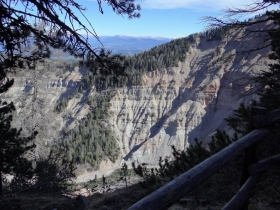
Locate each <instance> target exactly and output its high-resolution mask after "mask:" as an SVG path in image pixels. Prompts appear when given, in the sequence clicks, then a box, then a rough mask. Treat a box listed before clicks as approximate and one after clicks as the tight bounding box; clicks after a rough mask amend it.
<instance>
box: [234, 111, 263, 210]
mask: <svg viewBox="0 0 280 210" xmlns="http://www.w3.org/2000/svg"><path fill="white" fill-rule="evenodd" d="M265 113H267V109H266V108H264V107H260V106H251V113H250V119H249V124H248V132H251V131H253V130H254V129H255V128H254V125H253V121H254V117H255V116H257V115H263V114H265ZM257 150H258V144H257V143H255V144H253V145H252V146H250V147H248V148H247V149H245V151H244V152H245V153H244V164H243V167H242V175H241V180H240V188H241V187H242V186H243V185H244V184H245V182H246V181H247V180H248V179H249V177H250V173H249V166H250V165H251V164H253V163H256V162H257V161H258V157H257ZM248 205H249V198H247V199H246V200H245V201H244V203H243V205H242V206H241V210H247V209H248Z"/></svg>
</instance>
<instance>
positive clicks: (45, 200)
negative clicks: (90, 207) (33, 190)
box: [0, 195, 76, 210]
mask: <svg viewBox="0 0 280 210" xmlns="http://www.w3.org/2000/svg"><path fill="white" fill-rule="evenodd" d="M0 209H1V210H54V209H56V210H75V209H76V208H75V200H74V199H71V198H67V197H63V196H41V195H24V196H15V197H0Z"/></svg>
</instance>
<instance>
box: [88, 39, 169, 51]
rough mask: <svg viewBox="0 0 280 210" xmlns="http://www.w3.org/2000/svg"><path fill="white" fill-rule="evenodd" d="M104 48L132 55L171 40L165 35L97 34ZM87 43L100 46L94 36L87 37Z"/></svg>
mask: <svg viewBox="0 0 280 210" xmlns="http://www.w3.org/2000/svg"><path fill="white" fill-rule="evenodd" d="M99 39H100V41H101V43H102V44H103V46H104V48H105V49H108V50H112V53H114V54H116V53H118V54H122V55H133V54H136V53H140V52H143V51H145V50H149V49H151V48H152V47H155V46H157V45H161V44H164V43H166V42H169V41H171V40H172V38H167V37H153V36H145V37H133V36H121V35H116V36H99ZM89 43H90V44H91V45H92V46H93V47H102V45H101V43H100V42H98V41H97V40H96V38H95V37H89Z"/></svg>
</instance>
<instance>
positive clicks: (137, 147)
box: [123, 139, 147, 161]
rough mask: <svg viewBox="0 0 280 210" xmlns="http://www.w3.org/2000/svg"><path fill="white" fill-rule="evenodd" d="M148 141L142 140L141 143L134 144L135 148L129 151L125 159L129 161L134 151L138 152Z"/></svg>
mask: <svg viewBox="0 0 280 210" xmlns="http://www.w3.org/2000/svg"><path fill="white" fill-rule="evenodd" d="M146 141H147V139H146V140H145V141H143V142H141V143H140V144H137V145H134V146H133V148H132V149H131V150H130V151H129V153H128V154H127V155H126V156H125V157H124V158H123V159H124V160H125V161H127V160H128V159H129V158H131V157H132V154H133V153H134V152H136V151H137V150H138V149H139V148H140V147H141V146H142V145H143V144H144V143H145V142H146Z"/></svg>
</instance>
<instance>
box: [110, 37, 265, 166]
mask: <svg viewBox="0 0 280 210" xmlns="http://www.w3.org/2000/svg"><path fill="white" fill-rule="evenodd" d="M242 35H244V34H243V33H242V32H238V33H233V34H232V36H231V37H230V38H229V37H227V38H225V39H223V40H221V41H207V38H206V37H205V38H203V37H202V38H196V42H195V43H194V44H192V46H191V48H190V51H189V52H188V53H187V55H186V58H185V60H184V61H183V62H179V65H178V67H172V68H168V69H160V70H156V71H152V72H148V73H146V74H145V75H144V77H143V86H137V87H136V86H131V87H124V88H122V89H119V90H117V94H116V95H115V97H114V98H113V99H112V101H111V104H112V106H111V117H110V122H111V125H112V128H113V130H114V132H115V134H116V137H117V140H118V142H119V144H120V147H121V148H122V155H123V158H124V160H125V161H129V162H130V161H136V162H146V163H150V164H157V162H158V159H159V157H160V156H161V157H169V156H170V155H171V145H175V147H176V148H177V149H179V150H184V149H186V148H187V147H188V146H189V144H192V143H194V139H195V138H198V139H199V140H201V141H209V140H210V138H211V135H212V134H213V132H215V130H216V129H217V128H220V129H228V128H227V126H226V123H225V122H224V118H226V117H228V116H230V115H231V114H232V110H233V109H236V108H237V107H238V105H239V104H240V103H241V102H245V103H249V101H250V99H252V98H255V97H256V96H254V95H252V94H249V95H248V94H247V93H248V92H249V90H253V87H254V84H252V81H250V78H252V77H253V76H254V75H255V74H257V73H258V72H260V71H261V70H265V69H266V68H267V65H268V63H269V60H268V58H267V54H268V52H269V49H263V50H261V51H256V52H252V53H250V54H244V53H243V54H242V53H240V52H241V51H243V50H246V49H250V48H252V47H254V46H255V45H256V43H258V41H259V40H257V38H256V37H247V38H246V39H241V40H240V37H241V36H242Z"/></svg>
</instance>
